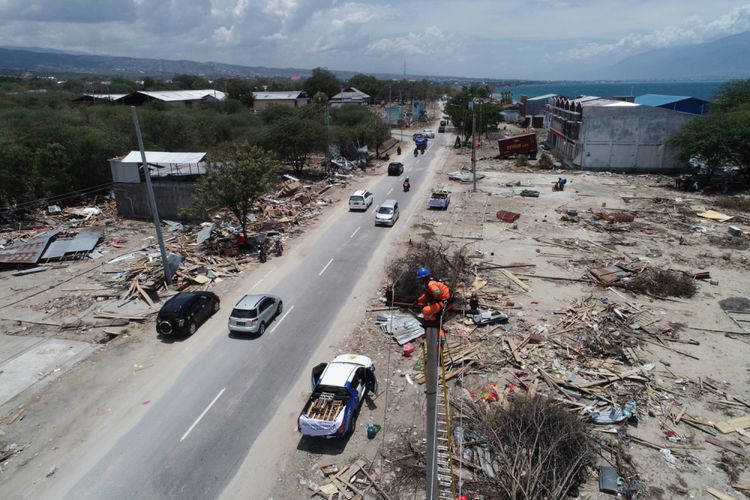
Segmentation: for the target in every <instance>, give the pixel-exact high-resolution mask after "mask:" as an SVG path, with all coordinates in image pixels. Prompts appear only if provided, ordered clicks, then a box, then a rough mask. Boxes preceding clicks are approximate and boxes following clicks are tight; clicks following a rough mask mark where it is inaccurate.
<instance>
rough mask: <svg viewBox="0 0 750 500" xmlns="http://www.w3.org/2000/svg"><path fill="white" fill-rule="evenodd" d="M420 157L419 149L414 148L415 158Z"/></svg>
mask: <svg viewBox="0 0 750 500" xmlns="http://www.w3.org/2000/svg"><path fill="white" fill-rule="evenodd" d="M417 156H419V148H414V158H416V157H417Z"/></svg>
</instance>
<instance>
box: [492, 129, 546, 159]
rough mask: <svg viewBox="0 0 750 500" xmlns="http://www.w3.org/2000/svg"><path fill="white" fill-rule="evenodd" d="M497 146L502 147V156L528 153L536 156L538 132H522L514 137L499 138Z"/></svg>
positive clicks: (533, 156)
mask: <svg viewBox="0 0 750 500" xmlns="http://www.w3.org/2000/svg"><path fill="white" fill-rule="evenodd" d="M497 146H498V148H499V149H500V158H507V157H509V156H516V155H527V156H530V157H531V158H536V153H537V143H536V134H535V133H533V132H532V133H530V134H521V135H514V136H513V137H506V138H504V139H498V141H497Z"/></svg>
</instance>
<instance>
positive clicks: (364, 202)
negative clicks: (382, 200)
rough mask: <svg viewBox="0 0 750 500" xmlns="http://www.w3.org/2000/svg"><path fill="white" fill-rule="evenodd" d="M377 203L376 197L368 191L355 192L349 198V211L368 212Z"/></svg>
mask: <svg viewBox="0 0 750 500" xmlns="http://www.w3.org/2000/svg"><path fill="white" fill-rule="evenodd" d="M373 201H375V197H374V196H373V195H372V193H371V192H369V191H367V190H366V189H360V190H359V191H354V192H353V193H352V195H351V196H350V197H349V210H367V209H368V208H370V205H372V202H373Z"/></svg>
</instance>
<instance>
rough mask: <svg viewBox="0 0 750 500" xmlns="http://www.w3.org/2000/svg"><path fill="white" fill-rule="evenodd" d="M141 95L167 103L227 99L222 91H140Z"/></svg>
mask: <svg viewBox="0 0 750 500" xmlns="http://www.w3.org/2000/svg"><path fill="white" fill-rule="evenodd" d="M138 93H139V94H143V95H147V96H149V97H152V98H154V99H159V100H160V101H167V102H177V101H196V100H200V99H204V98H206V97H213V98H214V99H217V100H219V101H223V100H224V99H226V94H224V92H222V91H220V90H213V89H203V90H154V91H151V90H139V91H138Z"/></svg>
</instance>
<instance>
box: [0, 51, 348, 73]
mask: <svg viewBox="0 0 750 500" xmlns="http://www.w3.org/2000/svg"><path fill="white" fill-rule="evenodd" d="M0 70H16V71H31V72H33V73H50V74H54V73H78V74H90V75H109V76H122V77H130V78H142V77H144V76H146V75H148V76H153V77H157V78H168V77H172V76H174V75H178V74H191V75H201V76H205V77H207V78H211V77H213V78H216V77H231V76H237V77H255V76H279V77H287V78H288V77H291V76H294V75H301V76H306V75H309V74H310V70H309V69H301V68H284V69H279V68H266V67H263V66H256V67H250V66H239V65H234V64H222V63H211V62H210V63H201V62H194V61H173V60H168V59H142V58H134V57H116V56H99V55H83V54H71V53H65V52H60V51H50V50H48V49H11V48H0ZM352 75H354V73H353V72H350V73H348V76H349V77H351V76H352Z"/></svg>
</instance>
